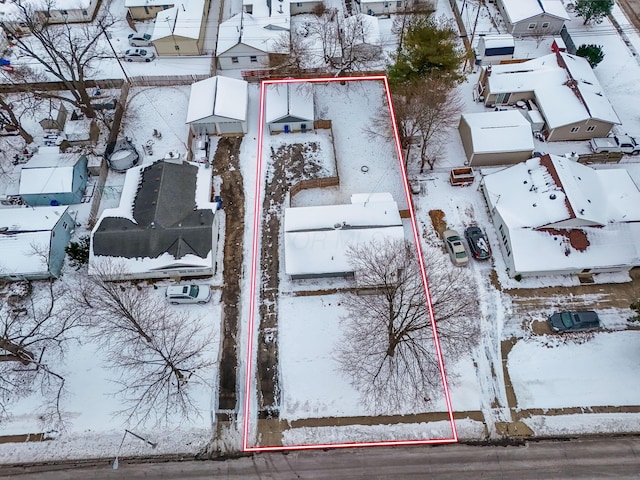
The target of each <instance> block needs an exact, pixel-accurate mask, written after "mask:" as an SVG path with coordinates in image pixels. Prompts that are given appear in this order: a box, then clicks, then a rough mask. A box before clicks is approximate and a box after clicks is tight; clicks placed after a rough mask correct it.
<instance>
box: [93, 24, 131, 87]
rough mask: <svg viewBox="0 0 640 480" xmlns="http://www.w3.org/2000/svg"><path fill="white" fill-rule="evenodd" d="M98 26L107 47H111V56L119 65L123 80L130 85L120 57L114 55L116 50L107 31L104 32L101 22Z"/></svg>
mask: <svg viewBox="0 0 640 480" xmlns="http://www.w3.org/2000/svg"><path fill="white" fill-rule="evenodd" d="M98 25H99V26H100V29H101V30H102V33H104V36H105V38H106V39H107V43H108V44H109V47H111V51H112V52H113V56H114V57H115V59H116V60H117V61H118V65H120V70H122V73H123V74H124V78H125V80H126V81H127V83H128V84H129V85H131V79H130V78H129V75H127V71H126V70H125V69H124V66H123V65H122V61H121V60H120V57H118V54H117V53H116V49H115V48H113V44H112V43H111V39H110V38H109V35H107V31H106V30H105V28H104V25H103V24H102V22H99V23H98Z"/></svg>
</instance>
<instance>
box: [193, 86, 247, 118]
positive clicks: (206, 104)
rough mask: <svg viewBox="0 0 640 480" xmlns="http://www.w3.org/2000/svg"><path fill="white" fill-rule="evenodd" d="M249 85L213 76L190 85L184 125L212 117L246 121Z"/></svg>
mask: <svg viewBox="0 0 640 480" xmlns="http://www.w3.org/2000/svg"><path fill="white" fill-rule="evenodd" d="M248 95H249V85H248V83H247V82H246V81H244V80H238V79H236V78H229V77H223V76H220V75H218V76H215V77H211V78H207V79H205V80H201V81H199V82H196V83H194V84H192V85H191V94H190V95H189V107H188V109H187V121H186V123H191V122H195V121H197V120H202V119H205V118H208V117H211V116H213V115H215V116H217V117H224V118H229V119H233V120H240V121H246V119H247V102H248V98H249V97H248Z"/></svg>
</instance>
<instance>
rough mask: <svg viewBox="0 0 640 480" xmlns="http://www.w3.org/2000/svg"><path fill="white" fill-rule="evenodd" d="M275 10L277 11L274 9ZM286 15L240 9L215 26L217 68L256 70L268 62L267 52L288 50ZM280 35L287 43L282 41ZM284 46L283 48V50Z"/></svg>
mask: <svg viewBox="0 0 640 480" xmlns="http://www.w3.org/2000/svg"><path fill="white" fill-rule="evenodd" d="M278 12H279V10H278ZM290 26H291V18H290V17H289V14H288V12H287V14H286V15H285V14H280V13H277V14H275V15H271V16H266V17H264V16H261V17H260V16H253V15H252V14H250V13H245V12H241V13H238V14H236V15H234V16H233V17H231V18H230V19H228V20H226V21H224V22H222V23H221V24H220V26H219V27H218V44H217V46H216V58H217V59H218V68H219V69H221V70H224V69H248V68H250V69H257V68H264V67H267V66H268V65H269V55H270V54H286V53H288V47H287V48H285V47H286V45H285V44H287V45H288V38H289V28H290ZM283 38H286V39H287V42H282V41H281V40H282V39H283ZM283 48H284V50H283Z"/></svg>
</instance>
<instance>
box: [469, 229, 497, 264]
mask: <svg viewBox="0 0 640 480" xmlns="http://www.w3.org/2000/svg"><path fill="white" fill-rule="evenodd" d="M464 238H466V239H467V243H468V244H469V250H470V251H471V256H472V257H473V258H475V259H476V260H488V259H490V258H491V247H490V246H489V240H487V236H486V235H485V234H484V232H483V231H482V229H481V228H480V227H478V226H477V225H472V226H470V227H467V228H466V229H465V231H464Z"/></svg>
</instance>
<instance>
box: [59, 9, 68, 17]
mask: <svg viewBox="0 0 640 480" xmlns="http://www.w3.org/2000/svg"><path fill="white" fill-rule="evenodd" d="M60 14H61V15H64V16H65V17H66V16H67V15H69V12H67V11H66V10H60Z"/></svg>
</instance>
